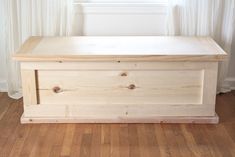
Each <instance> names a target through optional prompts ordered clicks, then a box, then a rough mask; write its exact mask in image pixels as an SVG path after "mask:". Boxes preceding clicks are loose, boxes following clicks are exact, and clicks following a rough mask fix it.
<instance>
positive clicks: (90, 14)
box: [0, 4, 235, 90]
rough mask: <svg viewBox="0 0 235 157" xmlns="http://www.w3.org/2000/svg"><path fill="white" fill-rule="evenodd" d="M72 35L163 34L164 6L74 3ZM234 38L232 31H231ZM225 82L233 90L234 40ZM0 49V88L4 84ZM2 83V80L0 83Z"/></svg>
mask: <svg viewBox="0 0 235 157" xmlns="http://www.w3.org/2000/svg"><path fill="white" fill-rule="evenodd" d="M75 10H76V13H75V23H74V32H75V35H107V36H109V35H164V33H165V32H164V28H165V19H166V6H164V5H163V4H162V5H157V4H135V5H133V4H119V5H117V4H83V5H82V6H81V5H76V6H75ZM234 37H235V34H234ZM233 43H234V44H233V52H234V53H233V56H232V59H231V63H230V68H229V75H228V76H229V77H228V78H227V81H228V82H229V83H230V84H231V85H233V87H234V89H235V40H234V42H233ZM4 69H5V67H4V62H3V52H0V90H1V86H2V87H3V86H4V82H5V80H6V79H5V78H6V75H5V72H4ZM1 82H2V83H1Z"/></svg>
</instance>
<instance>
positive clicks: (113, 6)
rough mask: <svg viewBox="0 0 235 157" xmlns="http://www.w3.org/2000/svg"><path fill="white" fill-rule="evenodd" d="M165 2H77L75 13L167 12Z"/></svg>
mask: <svg viewBox="0 0 235 157" xmlns="http://www.w3.org/2000/svg"><path fill="white" fill-rule="evenodd" d="M166 13H167V4H164V3H76V4H75V14H166Z"/></svg>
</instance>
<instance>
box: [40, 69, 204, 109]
mask: <svg viewBox="0 0 235 157" xmlns="http://www.w3.org/2000/svg"><path fill="white" fill-rule="evenodd" d="M37 76H38V94H39V98H40V99H39V103H40V104H110V105H112V104H128V105H131V104H133V105H134V104H140V105H141V104H142V105H144V104H149V105H150V104H176V105H177V104H198V105H200V104H202V87H203V79H204V71H203V70H128V71H121V70H114V71H111V70H100V71H99V70H89V71H84V70H83V71H79V70H77V71H75V70H73V71H70V70H62V71H60V70H57V71H50V70H39V71H38V72H37Z"/></svg>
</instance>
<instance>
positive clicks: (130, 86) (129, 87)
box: [128, 84, 136, 90]
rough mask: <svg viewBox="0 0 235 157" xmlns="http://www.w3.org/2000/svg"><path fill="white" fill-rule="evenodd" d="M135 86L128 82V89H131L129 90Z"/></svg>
mask: <svg viewBox="0 0 235 157" xmlns="http://www.w3.org/2000/svg"><path fill="white" fill-rule="evenodd" d="M135 88H136V86H135V85H134V84H130V85H129V86H128V89H131V90H133V89H135Z"/></svg>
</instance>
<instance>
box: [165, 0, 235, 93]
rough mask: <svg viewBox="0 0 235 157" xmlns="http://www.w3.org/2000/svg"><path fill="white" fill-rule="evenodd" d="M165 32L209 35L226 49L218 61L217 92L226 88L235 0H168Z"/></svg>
mask: <svg viewBox="0 0 235 157" xmlns="http://www.w3.org/2000/svg"><path fill="white" fill-rule="evenodd" d="M168 2H169V7H168V17H167V34H168V35H183V36H211V37H212V38H213V39H214V40H215V41H216V42H217V43H218V44H219V45H220V46H221V47H222V48H223V49H224V50H225V51H226V52H227V53H228V60H226V61H225V62H222V63H220V67H219V76H218V88H217V89H218V90H217V91H218V92H228V91H230V88H229V86H228V85H226V84H225V78H226V76H227V73H228V65H229V58H230V55H231V44H232V39H233V30H234V5H235V0H168Z"/></svg>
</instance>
